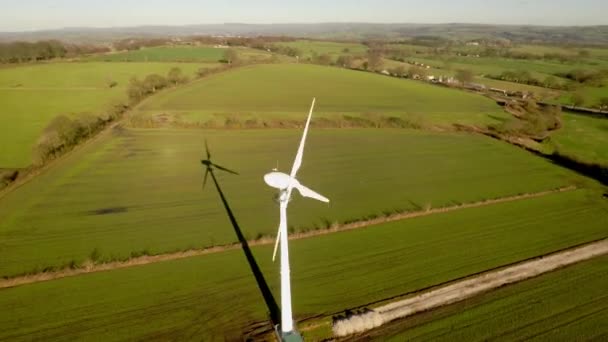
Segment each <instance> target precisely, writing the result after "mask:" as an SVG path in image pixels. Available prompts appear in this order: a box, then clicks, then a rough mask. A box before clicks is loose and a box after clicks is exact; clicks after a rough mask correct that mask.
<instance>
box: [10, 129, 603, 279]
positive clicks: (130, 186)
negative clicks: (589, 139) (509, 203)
mask: <svg viewBox="0 0 608 342" xmlns="http://www.w3.org/2000/svg"><path fill="white" fill-rule="evenodd" d="M299 134H300V131H299V130H280V129H276V130H270V129H267V130H237V131H233V130H216V131H213V130H207V131H202V130H186V129H145V130H125V129H122V130H115V131H114V132H112V133H111V134H108V135H106V136H105V137H102V139H99V140H98V141H95V142H93V143H92V144H90V145H87V146H85V147H84V148H82V149H81V150H79V151H76V152H75V153H74V154H73V155H71V156H69V158H67V159H66V160H64V161H62V163H61V164H59V165H57V166H56V167H53V168H52V169H50V170H48V172H46V173H44V174H42V175H40V176H38V177H37V178H36V179H34V180H32V181H31V182H29V183H27V184H25V185H24V186H22V187H20V188H19V189H17V190H16V191H13V192H11V193H8V194H7V195H6V196H4V197H3V198H0V241H2V242H1V245H0V246H2V248H1V249H0V276H7V275H14V274H20V273H23V272H30V271H32V270H34V269H38V270H41V269H44V268H45V267H47V266H60V265H65V264H68V263H70V262H71V261H75V262H77V263H80V262H83V261H84V260H85V259H87V258H88V257H89V256H90V255H91V254H92V253H93V251H94V250H95V249H98V252H99V253H100V254H101V255H102V258H106V259H115V258H125V257H128V256H129V255H131V253H138V252H142V251H147V252H149V253H160V252H169V251H175V250H183V249H187V248H202V247H207V246H212V245H221V244H226V243H231V242H235V241H236V239H235V236H234V233H233V231H232V228H231V227H230V226H229V222H228V219H227V217H226V216H225V214H224V212H223V210H222V208H221V206H220V202H219V199H218V197H217V194H216V193H215V190H214V189H213V187H208V188H207V189H205V191H202V189H201V185H202V176H203V169H202V166H201V165H200V159H201V158H202V155H203V141H204V139H205V138H207V139H208V141H209V144H210V146H211V149H212V152H213V156H214V159H216V161H217V162H218V163H220V164H221V165H224V166H226V167H229V168H232V169H235V170H236V171H238V172H239V173H240V174H241V175H240V176H233V175H226V174H221V173H220V174H218V176H219V177H220V180H221V183H222V185H223V186H224V187H225V189H224V191H225V192H226V195H227V196H228V198H229V199H231V201H232V202H231V204H232V206H233V209H234V210H235V213H236V214H237V216H238V217H239V221H240V223H241V225H242V227H243V231H244V233H245V235H246V237H247V238H248V239H255V238H256V237H259V236H260V235H273V234H275V229H276V226H277V218H276V212H275V211H276V207H275V205H274V204H273V201H272V196H273V195H274V192H273V191H272V190H271V189H269V188H267V186H266V185H265V184H264V182H263V181H262V176H263V174H265V173H266V172H268V171H270V170H271V169H272V168H274V167H276V166H277V163H278V165H279V168H280V169H282V170H285V169H287V168H288V167H287V165H291V163H292V158H293V151H295V150H296V146H297V144H298V142H299ZM307 146H309V147H307V148H308V151H307V156H306V158H307V159H306V162H305V163H304V165H303V167H302V170H301V180H302V181H303V182H304V183H305V184H307V186H310V187H311V188H312V189H322V191H321V192H322V193H323V194H324V195H326V196H328V197H329V198H330V199H331V200H332V203H330V204H329V205H325V204H320V203H316V202H313V201H300V200H299V199H298V198H296V201H298V205H297V206H295V207H294V208H293V209H292V210H290V224H291V225H293V227H294V228H295V229H297V230H306V229H315V228H320V227H326V226H327V225H329V224H332V223H334V222H345V221H351V220H355V219H362V218H365V217H372V216H377V215H383V214H384V213H386V212H394V211H395V210H423V208H427V207H443V206H451V205H456V204H459V203H469V202H476V201H481V200H484V199H490V198H499V197H505V196H512V195H517V194H522V193H531V192H539V191H544V190H550V189H556V188H559V187H563V186H569V185H573V184H574V185H578V186H589V187H593V186H594V185H593V184H594V183H591V182H588V181H586V180H585V179H584V178H582V177H580V176H578V175H576V174H575V173H573V172H570V171H568V170H565V169H562V168H559V167H556V166H554V165H553V164H551V163H550V162H548V161H545V160H543V159H540V158H536V157H534V156H533V155H530V154H528V153H527V152H525V151H522V150H519V149H517V148H515V147H512V146H510V145H508V144H505V143H502V142H498V141H495V140H491V139H487V138H484V137H481V136H473V135H469V134H457V133H431V132H424V131H413V130H401V129H350V130H339V129H323V130H319V129H317V130H314V131H311V135H310V139H309V143H308V145H307ZM353 146H355V147H356V148H353ZM270 150H272V151H273V153H272V154H269V153H267V152H268V151H270ZM446 156H450V158H446ZM309 165H315V173H311V172H310V171H308V170H309V169H308V168H309V167H310V166H309ZM380 165H382V166H381V167H380ZM395 189H399V190H397V191H395ZM473 189H474V190H473Z"/></svg>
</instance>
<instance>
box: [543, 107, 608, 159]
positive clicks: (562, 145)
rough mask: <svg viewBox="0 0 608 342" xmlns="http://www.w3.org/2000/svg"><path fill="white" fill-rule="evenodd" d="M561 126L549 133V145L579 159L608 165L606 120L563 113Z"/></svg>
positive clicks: (607, 123)
mask: <svg viewBox="0 0 608 342" xmlns="http://www.w3.org/2000/svg"><path fill="white" fill-rule="evenodd" d="M562 118H563V127H562V128H561V129H559V130H558V131H556V132H555V133H553V134H552V135H551V140H550V142H549V145H550V146H554V147H556V148H557V149H558V150H559V151H560V152H563V153H565V154H567V155H570V156H576V157H578V158H579V159H581V160H584V161H587V162H593V163H600V164H604V165H608V120H607V119H602V118H594V117H589V116H585V115H577V114H570V113H564V114H563V116H562Z"/></svg>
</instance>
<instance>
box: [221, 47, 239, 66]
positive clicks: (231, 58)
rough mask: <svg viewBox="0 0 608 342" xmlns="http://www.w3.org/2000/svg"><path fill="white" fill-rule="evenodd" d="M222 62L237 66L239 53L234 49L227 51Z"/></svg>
mask: <svg viewBox="0 0 608 342" xmlns="http://www.w3.org/2000/svg"><path fill="white" fill-rule="evenodd" d="M223 61H224V62H226V63H228V64H231V65H232V64H238V63H239V61H240V58H239V52H238V51H237V50H236V49H227V50H226V51H225V52H224V60H223Z"/></svg>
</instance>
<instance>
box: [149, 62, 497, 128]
mask: <svg viewBox="0 0 608 342" xmlns="http://www.w3.org/2000/svg"><path fill="white" fill-rule="evenodd" d="M235 94H238V97H239V100H238V101H235V100H234V99H235ZM315 96H316V97H317V98H318V102H317V107H316V108H315V113H316V115H317V118H319V117H321V118H326V119H329V120H332V119H333V120H336V119H339V118H342V117H343V116H344V115H351V116H352V115H355V116H360V115H362V114H372V115H378V114H380V115H392V116H397V117H400V118H404V119H405V120H413V121H416V122H418V121H420V122H422V124H423V125H424V124H436V125H446V126H451V124H452V123H463V124H477V125H485V124H490V123H496V122H498V121H499V120H500V119H501V118H507V117H508V114H507V113H505V112H504V111H503V109H502V108H501V107H500V106H498V105H497V104H496V103H495V102H494V101H492V100H490V99H488V98H484V97H482V96H479V95H475V94H469V93H463V92H461V91H458V90H453V89H447V88H442V87H437V86H433V85H430V84H425V83H422V82H416V81H411V80H405V79H397V78H393V77H386V76H382V75H376V74H372V73H367V72H359V71H352V70H346V69H340V68H332V67H322V66H316V65H303V64H279V65H261V66H252V67H246V68H240V69H237V70H234V71H231V72H226V73H222V74H218V75H214V76H212V77H209V78H206V79H204V80H201V81H198V82H194V83H192V84H189V85H187V86H185V87H181V88H179V89H175V90H174V91H170V92H166V93H164V94H160V95H159V96H155V97H154V98H151V99H150V100H149V101H146V102H145V103H143V104H142V105H141V106H140V107H139V111H140V113H144V114H148V115H158V114H163V115H167V114H172V115H177V116H179V117H180V118H182V119H183V120H186V121H189V122H203V123H205V122H208V121H211V120H212V119H213V118H214V115H223V116H224V117H225V116H226V115H232V116H239V117H240V116H243V115H253V117H255V118H257V119H264V118H268V117H270V118H276V117H277V116H278V115H280V116H285V115H289V114H293V113H298V115H301V113H302V112H304V111H305V110H306V108H308V106H309V105H310V100H311V99H312V97H315ZM298 117H301V116H298Z"/></svg>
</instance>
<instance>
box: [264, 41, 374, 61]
mask: <svg viewBox="0 0 608 342" xmlns="http://www.w3.org/2000/svg"><path fill="white" fill-rule="evenodd" d="M276 45H280V46H288V47H291V48H295V49H298V50H299V51H300V52H301V53H302V55H301V56H300V57H301V58H310V57H312V56H313V55H314V54H316V55H323V54H328V55H330V56H332V57H334V58H335V57H338V56H340V55H355V56H359V55H364V54H365V53H366V52H367V46H365V45H363V44H358V43H340V42H330V41H318V40H297V41H294V42H282V43H276Z"/></svg>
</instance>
